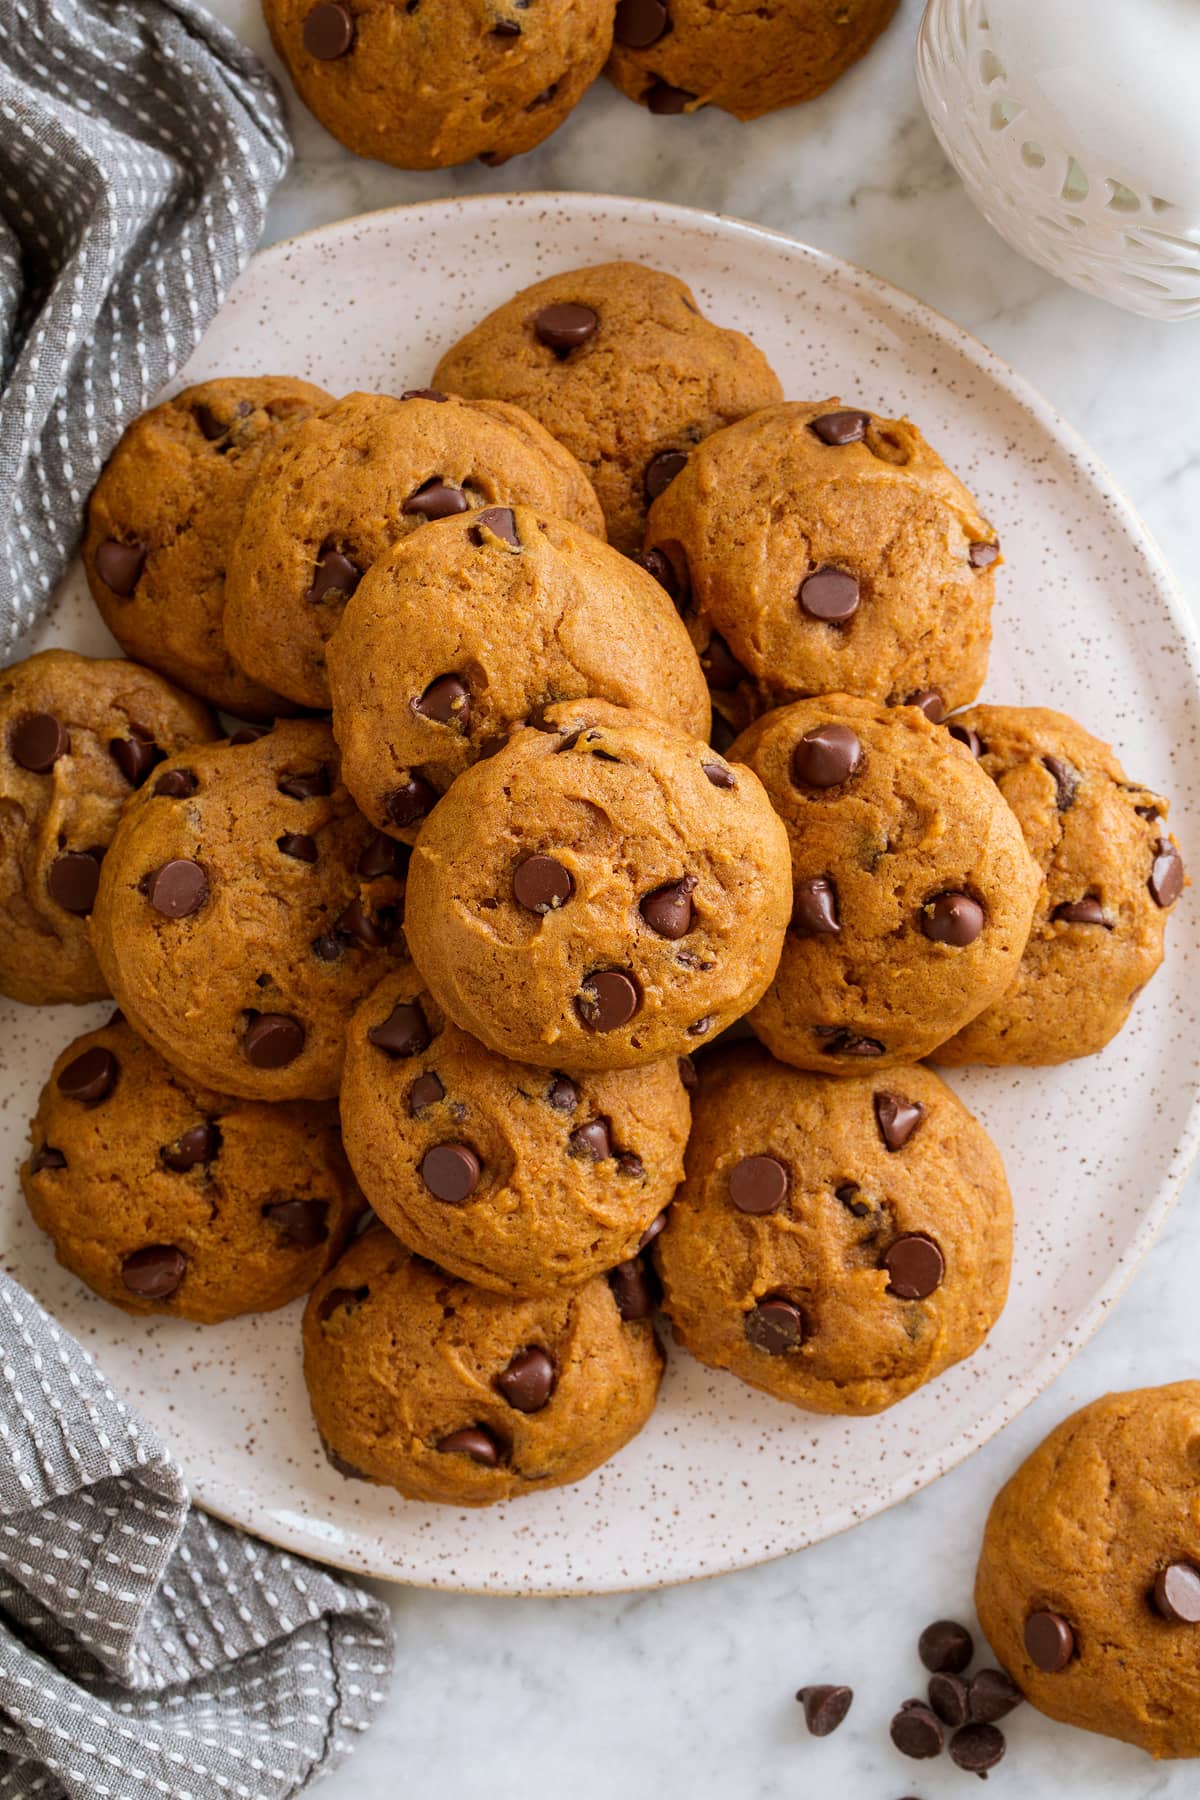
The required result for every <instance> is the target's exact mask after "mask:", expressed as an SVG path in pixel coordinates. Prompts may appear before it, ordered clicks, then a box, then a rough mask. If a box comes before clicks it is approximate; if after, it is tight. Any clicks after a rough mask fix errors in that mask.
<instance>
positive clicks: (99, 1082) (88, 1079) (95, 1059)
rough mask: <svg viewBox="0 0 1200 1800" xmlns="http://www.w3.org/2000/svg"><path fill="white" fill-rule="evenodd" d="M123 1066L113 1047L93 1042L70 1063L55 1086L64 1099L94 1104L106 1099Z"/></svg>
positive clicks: (115, 1083)
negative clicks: (113, 1051)
mask: <svg viewBox="0 0 1200 1800" xmlns="http://www.w3.org/2000/svg"><path fill="white" fill-rule="evenodd" d="M120 1072H121V1066H120V1064H119V1063H118V1061H117V1059H116V1057H115V1056H114V1055H113V1053H112V1051H111V1050H105V1049H104V1048H103V1046H102V1045H100V1044H93V1046H92V1048H91V1049H90V1050H85V1051H84V1052H83V1054H82V1056H77V1057H76V1058H75V1059H74V1061H73V1062H69V1063H68V1064H67V1066H66V1068H65V1069H63V1070H62V1072H61V1073H60V1075H59V1077H58V1081H57V1083H56V1086H57V1088H58V1091H59V1093H60V1094H62V1096H63V1097H64V1099H67V1100H78V1101H79V1102H80V1103H81V1104H82V1105H84V1106H95V1105H97V1103H98V1102H99V1101H101V1100H107V1098H108V1096H109V1095H110V1094H111V1093H112V1091H113V1088H114V1087H115V1086H116V1085H117V1076H118V1075H119V1074H120Z"/></svg>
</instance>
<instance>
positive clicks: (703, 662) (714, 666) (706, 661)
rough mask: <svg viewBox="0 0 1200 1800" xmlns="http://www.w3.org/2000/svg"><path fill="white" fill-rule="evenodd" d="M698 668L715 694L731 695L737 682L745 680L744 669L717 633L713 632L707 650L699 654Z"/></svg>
mask: <svg viewBox="0 0 1200 1800" xmlns="http://www.w3.org/2000/svg"><path fill="white" fill-rule="evenodd" d="M700 667H701V668H702V669H703V670H704V679H705V680H706V681H707V683H708V685H709V687H710V688H712V690H713V692H714V693H716V694H728V693H731V692H732V691H733V689H734V688H735V687H736V686H737V684H738V682H739V681H744V680H745V679H746V671H745V669H744V668H743V667H742V665H741V663H740V662H739V661H738V659H737V657H736V656H735V655H734V654H733V651H732V650H731V649H730V648H729V645H728V644H727V643H726V642H725V639H724V638H723V637H722V636H721V634H720V632H719V631H714V632H713V634H712V636H711V637H710V638H709V640H708V647H707V649H705V650H702V651H701V652H700Z"/></svg>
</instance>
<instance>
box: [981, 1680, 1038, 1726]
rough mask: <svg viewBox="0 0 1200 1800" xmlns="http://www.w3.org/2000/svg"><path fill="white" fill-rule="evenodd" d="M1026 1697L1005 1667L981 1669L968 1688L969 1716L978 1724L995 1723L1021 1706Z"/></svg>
mask: <svg viewBox="0 0 1200 1800" xmlns="http://www.w3.org/2000/svg"><path fill="white" fill-rule="evenodd" d="M1024 1697H1025V1696H1024V1695H1023V1694H1022V1692H1021V1690H1020V1688H1019V1687H1018V1686H1017V1684H1016V1682H1015V1681H1013V1680H1011V1679H1010V1678H1009V1676H1007V1675H1006V1674H1005V1673H1004V1670H1003V1669H980V1671H979V1673H978V1674H977V1675H973V1676H972V1677H971V1682H970V1686H969V1687H968V1689H967V1704H968V1708H969V1715H968V1716H969V1717H970V1718H971V1720H972V1721H973V1722H974V1723H976V1724H980V1725H994V1724H995V1722H996V1720H997V1719H1005V1718H1007V1717H1008V1715H1009V1713H1010V1712H1012V1711H1013V1709H1014V1707H1018V1706H1020V1704H1021V1701H1022V1700H1023V1699H1024Z"/></svg>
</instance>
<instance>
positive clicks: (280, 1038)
mask: <svg viewBox="0 0 1200 1800" xmlns="http://www.w3.org/2000/svg"><path fill="white" fill-rule="evenodd" d="M304 1036H305V1033H304V1027H303V1025H301V1023H300V1021H299V1019H293V1017H292V1016H291V1014H290V1013H256V1014H255V1015H254V1016H253V1017H252V1018H251V1020H250V1023H249V1024H248V1025H247V1027H246V1034H245V1036H244V1037H243V1039H242V1050H243V1052H244V1053H245V1057H246V1061H247V1062H248V1063H250V1064H251V1065H252V1066H253V1067H254V1068H256V1069H284V1068H286V1067H287V1065H288V1063H292V1062H295V1060H296V1058H297V1057H298V1056H299V1054H300V1052H301V1051H302V1050H303V1048H304Z"/></svg>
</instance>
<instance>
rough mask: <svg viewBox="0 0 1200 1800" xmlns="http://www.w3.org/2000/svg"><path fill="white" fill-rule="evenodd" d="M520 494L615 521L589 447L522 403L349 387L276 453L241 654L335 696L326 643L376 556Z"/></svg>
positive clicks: (267, 672)
mask: <svg viewBox="0 0 1200 1800" xmlns="http://www.w3.org/2000/svg"><path fill="white" fill-rule="evenodd" d="M515 500H523V501H527V502H528V503H529V505H531V506H535V507H538V508H540V509H542V510H544V511H546V512H551V513H556V514H558V515H560V516H561V517H563V518H565V519H570V520H574V521H575V522H576V523H577V524H579V525H582V526H584V527H585V528H586V529H587V530H589V531H599V530H601V529H602V525H601V518H600V510H599V507H598V505H597V502H596V496H595V495H594V494H593V492H592V489H591V487H590V485H589V483H588V480H587V477H586V476H585V475H584V473H583V470H582V469H581V468H580V467H579V464H578V463H577V462H576V461H575V458H574V457H573V456H572V455H571V454H570V453H569V452H568V451H566V450H564V449H563V448H562V446H561V445H560V444H557V443H555V441H554V439H553V438H552V437H551V436H550V435H549V433H548V432H546V431H543V429H542V427H541V426H540V425H539V424H537V422H536V421H535V420H534V419H531V418H530V417H529V416H528V414H526V413H523V412H522V411H521V410H520V408H519V407H515V406H506V405H504V404H502V403H501V402H499V401H490V400H480V401H468V400H459V399H457V398H454V397H447V396H446V395H445V394H440V393H437V392H435V391H433V390H426V391H422V392H420V393H412V394H410V395H408V396H407V397H402V398H400V399H398V400H397V399H393V398H391V397H390V396H388V395H385V394H349V395H347V397H346V398H345V399H344V400H340V401H339V402H338V403H337V405H336V406H332V407H330V408H329V409H328V410H327V411H325V412H323V413H320V414H318V415H316V416H314V417H313V418H311V419H308V420H306V421H305V422H304V423H303V424H301V425H299V426H297V427H296V429H295V430H294V431H292V432H290V433H289V434H288V435H287V437H286V438H285V439H282V440H281V441H280V442H279V443H278V444H277V445H276V446H275V448H274V449H273V450H272V452H271V453H270V454H269V455H268V456H266V457H265V458H264V459H263V463H262V466H261V469H260V471H259V475H258V479H257V481H256V482H255V484H254V487H253V489H252V490H251V492H250V494H249V495H248V496H247V499H246V503H245V506H244V509H243V515H242V524H241V529H240V531H239V533H238V536H237V540H236V542H235V544H234V547H233V551H232V553H231V555H230V559H229V574H228V580H227V584H226V594H227V599H226V609H225V630H226V636H227V638H228V641H229V645H230V648H231V650H232V651H233V654H234V656H235V657H236V658H237V660H238V662H239V663H240V664H241V665H242V667H243V668H245V669H248V670H249V671H250V673H251V674H252V675H254V676H255V677H256V678H257V679H258V680H260V681H263V682H266V683H267V684H268V685H270V686H271V687H274V688H276V689H278V691H279V692H280V693H282V694H286V695H287V696H288V698H289V699H291V700H295V701H297V702H299V703H300V704H301V705H304V706H313V707H322V708H324V707H328V706H329V682H328V679H327V676H326V672H325V648H326V645H327V643H328V641H329V639H330V638H331V637H332V635H333V633H334V631H335V630H336V628H337V626H338V624H339V622H340V620H341V617H342V613H343V611H344V610H345V606H346V601H347V600H348V599H349V597H350V595H351V594H352V593H353V592H354V590H355V588H356V587H357V586H358V583H359V582H360V581H361V579H362V577H363V575H364V574H365V573H366V571H367V570H368V569H369V568H370V567H371V565H372V563H373V562H374V561H375V559H376V558H377V557H378V556H381V555H382V554H383V552H384V551H385V550H387V549H388V548H389V547H390V546H391V545H392V544H394V543H396V542H397V541H398V540H399V539H401V538H405V537H408V536H409V535H411V534H413V533H417V532H423V531H425V530H426V529H427V528H428V527H429V526H430V525H431V524H432V523H433V522H435V521H436V520H439V519H446V518H453V517H454V516H455V515H456V514H457V513H464V512H469V511H471V510H472V509H475V508H486V507H493V506H496V505H502V504H511V503H512V502H513V501H515Z"/></svg>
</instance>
